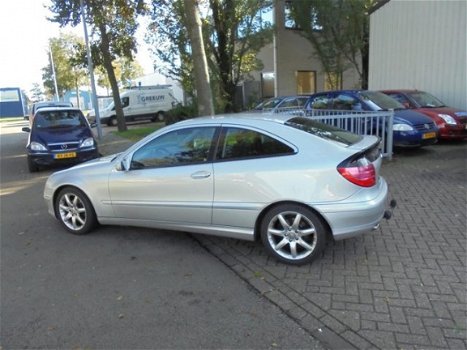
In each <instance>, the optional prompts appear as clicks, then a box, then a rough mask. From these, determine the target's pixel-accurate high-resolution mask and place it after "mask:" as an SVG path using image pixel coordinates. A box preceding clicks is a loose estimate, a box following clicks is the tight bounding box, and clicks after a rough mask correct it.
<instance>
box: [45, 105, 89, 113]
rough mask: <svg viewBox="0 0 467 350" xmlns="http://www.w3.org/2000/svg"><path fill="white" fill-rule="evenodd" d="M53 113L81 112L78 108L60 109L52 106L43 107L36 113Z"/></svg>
mask: <svg viewBox="0 0 467 350" xmlns="http://www.w3.org/2000/svg"><path fill="white" fill-rule="evenodd" d="M53 111H80V112H81V109H79V108H78V107H66V106H64V107H60V106H53V107H43V108H39V109H38V110H37V111H36V113H39V112H41V113H42V112H53Z"/></svg>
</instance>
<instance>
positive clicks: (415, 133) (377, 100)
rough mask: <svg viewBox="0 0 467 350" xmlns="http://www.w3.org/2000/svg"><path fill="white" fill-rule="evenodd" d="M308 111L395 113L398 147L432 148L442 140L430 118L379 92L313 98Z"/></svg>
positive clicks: (345, 92)
mask: <svg viewBox="0 0 467 350" xmlns="http://www.w3.org/2000/svg"><path fill="white" fill-rule="evenodd" d="M306 109H328V110H344V111H345V110H349V111H387V110H390V109H393V110H394V121H393V142H394V146H396V147H420V146H426V145H432V144H434V143H436V142H437V140H438V128H437V127H436V125H435V123H434V122H433V121H432V120H431V119H430V118H428V117H427V116H425V115H423V114H421V113H418V112H414V111H411V110H409V109H406V108H405V107H404V106H403V105H402V104H401V103H399V102H398V101H396V100H395V99H393V98H391V97H389V96H387V95H385V94H383V93H381V92H378V91H367V90H342V91H327V92H321V93H317V94H314V95H311V96H310V99H309V100H308V102H307V105H306Z"/></svg>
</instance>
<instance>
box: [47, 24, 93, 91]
mask: <svg viewBox="0 0 467 350" xmlns="http://www.w3.org/2000/svg"><path fill="white" fill-rule="evenodd" d="M80 44H81V45H82V40H81V39H80V38H79V37H77V36H76V35H74V34H71V33H60V35H59V36H58V37H57V38H50V39H49V49H50V52H51V55H52V57H53V63H54V70H55V77H56V80H57V90H58V91H57V93H58V95H59V97H63V94H64V93H65V91H67V90H72V89H78V87H79V85H81V84H82V83H83V81H84V79H85V78H86V72H85V71H84V70H83V69H82V68H80V67H79V66H78V65H77V64H76V63H75V62H74V60H73V58H74V57H75V55H76V47H77V46H79V45H80ZM48 58H49V64H48V65H47V66H45V67H44V68H42V80H43V84H44V87H45V89H46V93H47V94H49V95H51V96H53V95H55V82H54V76H53V69H52V58H51V56H50V53H49V57H48Z"/></svg>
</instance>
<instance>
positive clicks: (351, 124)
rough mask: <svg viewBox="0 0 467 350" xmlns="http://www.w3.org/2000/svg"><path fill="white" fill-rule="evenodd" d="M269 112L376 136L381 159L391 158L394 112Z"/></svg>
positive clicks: (291, 109) (279, 109)
mask: <svg viewBox="0 0 467 350" xmlns="http://www.w3.org/2000/svg"><path fill="white" fill-rule="evenodd" d="M269 112H274V113H281V114H282V113H286V114H291V115H300V116H306V117H309V118H312V119H314V120H319V121H321V122H323V123H325V124H331V125H334V126H336V127H338V128H341V129H345V130H348V131H350V132H353V133H356V134H359V135H375V136H378V137H379V138H380V139H381V144H380V145H381V146H380V148H381V153H382V154H383V157H385V158H388V159H391V158H392V149H393V120H394V111H381V112H367V111H345V110H323V109H311V110H304V109H297V108H277V109H274V110H273V111H269Z"/></svg>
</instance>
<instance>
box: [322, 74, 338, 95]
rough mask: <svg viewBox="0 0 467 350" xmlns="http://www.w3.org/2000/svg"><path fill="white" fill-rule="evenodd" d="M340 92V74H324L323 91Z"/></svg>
mask: <svg viewBox="0 0 467 350" xmlns="http://www.w3.org/2000/svg"><path fill="white" fill-rule="evenodd" d="M332 90H342V73H336V72H328V73H325V74H324V91H332Z"/></svg>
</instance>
